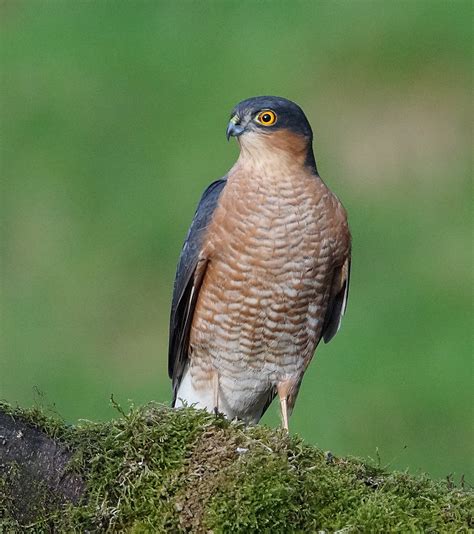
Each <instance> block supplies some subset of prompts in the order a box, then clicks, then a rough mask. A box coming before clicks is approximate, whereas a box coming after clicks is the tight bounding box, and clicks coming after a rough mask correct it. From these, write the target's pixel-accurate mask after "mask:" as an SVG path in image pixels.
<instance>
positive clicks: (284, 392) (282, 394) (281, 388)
mask: <svg viewBox="0 0 474 534" xmlns="http://www.w3.org/2000/svg"><path fill="white" fill-rule="evenodd" d="M290 384H291V383H290V381H289V380H285V381H284V382H279V383H278V384H277V392H278V397H279V398H280V409H281V418H282V423H283V428H284V429H285V430H286V431H287V432H288V405H287V399H288V390H289V389H290Z"/></svg>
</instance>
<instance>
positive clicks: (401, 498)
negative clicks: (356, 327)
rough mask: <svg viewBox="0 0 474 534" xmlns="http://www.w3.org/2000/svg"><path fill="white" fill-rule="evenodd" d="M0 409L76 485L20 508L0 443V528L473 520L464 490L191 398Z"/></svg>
mask: <svg viewBox="0 0 474 534" xmlns="http://www.w3.org/2000/svg"><path fill="white" fill-rule="evenodd" d="M0 411H2V412H3V413H7V414H8V415H9V417H10V418H12V420H13V421H15V422H18V424H20V425H24V424H27V425H28V426H29V427H30V428H32V429H37V431H39V432H41V433H42V434H44V435H45V436H46V437H47V439H50V438H51V440H53V441H54V443H55V444H57V446H58V451H59V453H58V454H61V455H62V457H64V454H66V453H65V451H67V454H68V455H69V456H68V463H67V469H66V472H65V474H61V480H64V478H65V477H69V479H70V480H73V481H74V484H76V485H77V487H78V488H80V494H79V495H78V494H77V491H76V493H75V494H74V495H73V497H71V495H69V494H67V492H66V494H64V492H62V493H61V491H62V490H61V491H60V490H57V492H58V495H56V499H50V497H49V493H51V491H52V490H51V485H49V487H46V486H48V484H45V493H44V494H43V495H42V497H41V495H39V493H40V492H38V491H37V492H36V493H35V497H34V498H35V499H37V500H38V502H37V503H36V504H37V505H36V506H33V507H32V508H31V509H33V510H34V514H33V515H34V517H32V515H31V511H30V512H29V515H28V514H27V515H26V516H25V514H23V515H22V514H21V513H19V511H18V504H15V492H13V494H12V493H11V488H12V487H13V486H15V484H14V482H15V480H16V481H17V485H16V486H15V487H16V488H18V484H19V483H20V482H18V480H21V476H22V473H21V469H22V465H21V463H20V464H18V463H17V464H15V463H14V462H9V463H8V462H5V460H3V462H2V460H1V458H2V456H1V454H0V462H2V463H0V467H1V469H0V473H1V474H2V480H1V482H0V491H1V494H0V531H2V532H3V531H6V532H16V531H21V532H25V531H28V530H31V531H34V532H133V533H141V532H153V533H155V532H212V533H214V534H217V533H221V532H222V533H225V532H237V533H238V532H242V533H249V532H272V533H275V532H282V533H283V532H284V533H291V532H321V531H324V532H336V531H339V532H341V531H342V532H344V533H349V532H354V533H356V532H357V533H359V532H360V533H365V532H403V533H405V532H472V527H473V526H474V525H473V520H472V511H473V503H474V499H473V492H472V491H471V490H468V489H463V488H455V487H452V484H450V483H449V482H448V481H444V482H437V481H433V480H430V479H428V478H427V477H414V476H410V475H408V474H406V473H387V472H385V471H384V470H383V469H381V468H378V467H375V466H372V465H370V464H368V463H364V462H363V461H361V460H358V459H353V458H335V457H333V456H332V455H330V454H329V455H328V454H324V453H323V452H322V451H320V450H318V449H317V448H315V447H312V446H309V445H306V444H305V443H304V442H303V441H302V440H301V439H299V438H298V437H290V436H288V435H287V434H286V433H285V432H283V431H280V430H271V429H268V428H265V427H262V426H250V427H246V426H244V425H242V424H240V423H234V422H228V421H226V420H224V419H222V418H221V417H216V416H214V415H210V414H208V413H206V412H202V411H197V410H194V409H192V408H183V409H179V410H172V409H170V408H167V407H164V406H159V405H147V406H145V407H142V408H131V409H130V411H129V412H128V413H125V412H123V411H121V414H120V418H118V419H116V420H114V421H111V422H106V423H90V422H81V423H80V424H78V425H77V426H73V427H71V426H67V425H65V424H64V423H63V422H62V421H60V420H59V419H58V418H56V417H49V416H45V415H44V414H43V413H42V412H40V411H37V410H30V411H28V410H19V409H13V408H11V407H10V406H8V405H6V404H4V405H1V406H0ZM0 434H1V432H0ZM4 445H5V444H4ZM1 450H2V442H1V440H0V453H1ZM16 477H17V478H16ZM18 477H19V478H18ZM39 487H42V486H41V485H40V486H39ZM74 487H76V486H74ZM76 489H77V488H76ZM55 491H56V490H55ZM9 492H10V493H9ZM48 492H49V493H48ZM59 493H60V494H59ZM17 494H18V490H17V493H16V495H17ZM45 495H48V498H47V505H46V499H45V498H44V497H45ZM17 496H18V495H17Z"/></svg>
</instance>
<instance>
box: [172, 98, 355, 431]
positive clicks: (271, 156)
mask: <svg viewBox="0 0 474 534" xmlns="http://www.w3.org/2000/svg"><path fill="white" fill-rule="evenodd" d="M226 136H227V140H229V139H230V138H231V137H232V138H236V139H237V142H238V144H239V147H240V152H239V156H238V158H237V161H236V162H235V164H234V165H233V166H232V168H231V169H230V170H229V171H228V173H227V174H226V175H225V176H224V177H223V178H221V179H219V180H217V181H214V182H213V183H211V184H210V185H209V186H208V187H207V189H206V190H205V191H204V193H203V195H202V197H201V200H200V202H199V204H198V207H197V210H196V212H195V215H194V218H193V220H192V223H191V226H190V228H189V230H188V233H187V236H186V239H185V242H184V245H183V248H182V250H181V254H180V258H179V261H178V266H177V271H176V277H175V282H174V287H173V296H172V304H171V314H170V332H169V352H168V371H169V376H170V378H171V379H172V388H173V401H172V406H173V407H176V408H179V407H182V406H194V407H196V408H201V409H205V410H207V411H208V412H211V413H212V412H215V413H216V414H218V413H220V414H223V415H224V416H225V417H226V418H228V419H231V420H233V419H237V420H241V421H243V422H244V423H247V424H254V423H258V421H259V420H260V418H261V417H262V416H263V414H264V413H265V411H266V410H267V408H268V407H269V405H270V404H271V402H272V401H273V399H274V398H275V397H276V396H278V397H279V401H280V410H281V419H282V426H283V428H284V429H286V430H288V418H289V416H290V415H291V412H292V410H293V407H294V404H295V401H296V397H297V395H298V392H299V389H300V386H301V382H302V379H303V375H304V373H305V371H306V369H307V367H308V365H309V363H310V361H311V359H312V357H313V354H314V352H315V350H316V347H317V346H318V344H319V342H320V341H321V339H323V340H324V342H326V343H327V342H329V341H330V340H331V339H332V338H333V337H334V335H335V334H336V332H337V331H338V329H339V326H340V323H341V319H342V316H343V315H344V312H345V310H346V305H347V298H348V289H349V276H350V263H351V235H350V230H349V226H348V221H347V213H346V211H345V209H344V207H343V206H342V204H341V202H340V201H339V199H338V198H337V197H336V195H335V194H334V193H332V192H331V190H330V189H329V188H328V187H327V186H326V184H325V183H324V182H323V181H322V179H321V178H320V176H319V173H318V170H317V166H316V161H315V157H314V152H313V147H312V145H313V133H312V129H311V126H310V124H309V122H308V120H307V118H306V116H305V114H304V112H303V110H302V109H301V108H300V107H299V106H298V105H297V104H295V103H294V102H292V101H291V100H287V99H286V98H282V97H276V96H258V97H252V98H248V99H246V100H243V101H242V102H240V103H239V104H237V105H236V106H235V107H234V109H233V110H232V112H231V115H230V120H229V122H228V125H227V131H226Z"/></svg>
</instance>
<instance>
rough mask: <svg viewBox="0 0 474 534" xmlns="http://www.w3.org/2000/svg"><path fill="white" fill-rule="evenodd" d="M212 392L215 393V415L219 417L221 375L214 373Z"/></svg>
mask: <svg viewBox="0 0 474 534" xmlns="http://www.w3.org/2000/svg"><path fill="white" fill-rule="evenodd" d="M212 392H213V404H214V413H215V414H216V415H219V374H218V373H217V371H214V373H213V375H212Z"/></svg>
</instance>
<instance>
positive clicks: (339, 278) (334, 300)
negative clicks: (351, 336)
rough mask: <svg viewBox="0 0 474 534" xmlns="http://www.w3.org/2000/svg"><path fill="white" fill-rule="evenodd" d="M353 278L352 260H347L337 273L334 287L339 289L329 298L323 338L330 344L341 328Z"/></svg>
mask: <svg viewBox="0 0 474 534" xmlns="http://www.w3.org/2000/svg"><path fill="white" fill-rule="evenodd" d="M350 277H351V259H350V258H347V259H346V261H345V263H344V265H343V266H342V267H341V268H340V269H339V270H338V271H336V273H335V276H334V281H333V285H334V286H335V287H336V288H337V289H336V291H335V292H334V293H333V294H332V295H331V297H330V298H329V303H328V309H327V311H326V317H325V318H324V324H323V332H322V337H323V339H324V343H329V342H330V341H331V339H332V338H333V337H334V336H335V335H336V334H337V331H338V330H339V327H340V326H341V321H342V317H343V315H344V312H345V311H346V307H347V299H348V297H349V281H350Z"/></svg>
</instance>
